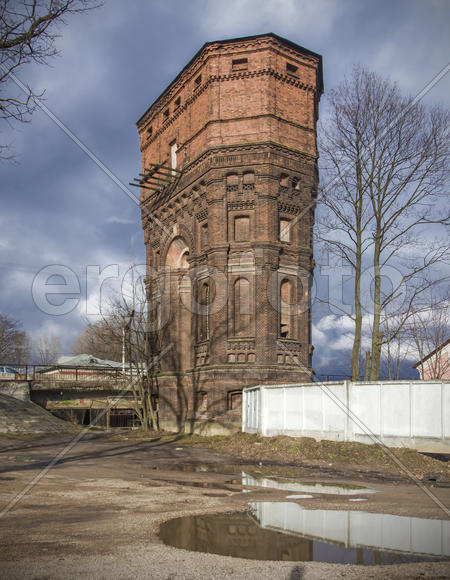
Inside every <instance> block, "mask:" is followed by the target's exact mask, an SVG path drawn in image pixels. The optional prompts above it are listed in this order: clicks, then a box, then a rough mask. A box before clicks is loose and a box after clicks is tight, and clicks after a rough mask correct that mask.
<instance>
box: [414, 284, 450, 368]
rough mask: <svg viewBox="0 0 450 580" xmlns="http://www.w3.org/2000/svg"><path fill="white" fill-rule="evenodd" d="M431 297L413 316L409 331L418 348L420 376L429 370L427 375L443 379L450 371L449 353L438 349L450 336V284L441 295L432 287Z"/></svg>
mask: <svg viewBox="0 0 450 580" xmlns="http://www.w3.org/2000/svg"><path fill="white" fill-rule="evenodd" d="M428 297H429V300H428V303H427V305H426V306H424V307H423V308H422V310H419V311H417V312H414V314H413V315H412V316H411V319H410V321H409V324H408V332H409V335H410V340H411V342H412V344H413V345H414V346H415V347H416V349H417V354H418V359H419V363H420V364H419V366H418V369H419V370H420V374H421V376H422V377H423V376H424V370H426V375H427V378H429V379H442V378H445V377H446V376H448V375H449V373H450V357H449V356H448V353H443V352H442V353H441V352H439V349H440V348H441V347H442V346H443V345H444V344H445V343H446V341H447V340H448V339H449V337H450V291H449V290H448V287H447V288H446V290H445V293H444V294H441V295H439V293H438V292H437V291H436V290H435V289H433V291H431V292H430V293H429V295H428ZM430 355H431V356H430ZM424 359H425V360H424ZM425 361H426V362H425Z"/></svg>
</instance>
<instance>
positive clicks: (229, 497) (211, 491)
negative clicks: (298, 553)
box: [0, 434, 450, 579]
mask: <svg viewBox="0 0 450 580" xmlns="http://www.w3.org/2000/svg"><path fill="white" fill-rule="evenodd" d="M71 439H73V435H62V434H60V435H52V436H51V437H44V438H34V439H26V440H18V439H6V438H4V439H1V440H0V485H1V487H0V490H1V493H0V501H1V506H2V508H4V507H5V506H7V505H8V502H10V501H11V499H13V498H14V497H18V496H17V494H20V493H21V492H22V491H23V490H24V488H25V487H26V486H27V484H28V483H30V482H32V481H33V480H34V479H35V478H36V477H37V476H38V475H39V474H40V473H42V470H43V469H45V468H46V466H48V464H49V462H50V461H51V460H52V459H53V458H54V457H55V456H56V455H57V454H58V453H59V452H60V451H61V450H63V449H64V448H65V446H66V445H67V444H68V443H69V442H70V441H71ZM258 463H259V462H258V458H255V465H253V466H249V467H248V466H245V467H244V466H236V465H233V464H232V460H230V459H229V458H227V457H225V456H223V455H219V454H216V453H213V452H211V451H209V450H207V449H204V448H201V447H199V446H189V445H188V444H186V441H181V442H180V440H177V439H176V438H175V437H172V438H168V437H166V438H164V439H153V440H147V441H145V440H143V441H136V440H133V439H130V440H126V439H120V440H117V439H114V438H110V437H106V436H104V435H102V434H96V435H95V434H94V435H88V436H86V437H84V438H83V439H82V440H81V441H80V442H79V443H78V444H77V445H76V446H74V447H73V448H72V449H71V450H70V451H69V452H68V453H67V454H66V455H64V456H63V457H62V458H61V459H60V461H59V462H58V463H56V465H54V466H53V467H52V468H51V469H50V470H48V471H47V472H46V473H45V475H44V476H43V477H42V478H41V479H40V480H39V481H37V483H36V484H35V485H33V486H32V487H31V488H30V489H29V491H28V492H27V493H26V494H25V495H24V496H23V497H21V499H20V500H19V501H18V502H17V503H16V504H15V505H14V506H13V507H12V508H11V509H10V510H9V511H8V512H7V513H6V514H4V515H3V517H2V518H1V519H0V529H1V544H0V578H8V579H13V578H36V579H38V578H39V579H42V578H51V579H53V578H111V577H115V578H164V579H168V578H171V579H182V578H189V579H191V578H192V579H193V578H258V579H262V578H271V579H272V578H290V579H294V578H304V579H308V578H413V577H421V578H423V577H430V578H431V577H432V578H437V577H441V578H446V577H449V576H450V564H449V563H448V562H436V563H417V564H402V565H394V566H366V567H362V566H356V565H342V564H328V563H321V562H283V561H260V560H248V559H243V558H231V557H228V556H219V555H215V554H205V553H201V552H190V551H186V550H181V549H178V548H174V547H171V546H166V545H164V544H162V542H161V540H160V539H159V537H158V530H159V525H160V524H161V523H162V522H163V521H165V520H168V519H171V518H175V517H179V516H183V515H190V514H202V513H219V512H230V511H245V510H247V509H248V504H249V501H252V502H255V501H293V502H298V503H300V504H301V505H302V506H303V507H305V508H310V509H319V508H322V509H323V508H326V509H330V510H331V509H332V510H343V509H345V510H348V509H352V510H363V511H369V512H378V513H389V514H397V515H409V516H417V517H426V518H436V519H445V515H444V514H443V512H442V510H441V509H440V508H439V506H438V505H437V504H436V503H434V502H433V501H432V500H430V497H429V496H428V495H426V494H425V493H424V492H423V491H422V490H421V489H419V488H418V487H417V486H416V485H414V484H411V483H406V482H405V481H404V480H402V481H400V480H399V481H395V480H392V479H390V480H388V481H387V480H383V478H382V477H370V478H368V477H367V476H362V475H360V476H358V477H357V478H356V479H355V477H356V476H355V475H354V474H353V479H352V478H350V479H349V478H342V476H340V477H336V476H335V475H333V472H332V471H328V472H326V473H325V472H320V471H318V470H314V469H311V470H308V469H302V470H299V475H301V478H302V481H306V482H310V483H311V484H313V483H314V482H317V481H318V480H320V481H322V482H325V483H327V482H328V483H331V482H333V483H345V484H347V485H351V484H357V485H359V486H368V487H370V488H372V489H375V490H376V491H377V493H373V494H364V493H362V497H364V500H365V501H363V502H361V503H357V502H354V503H350V501H349V500H350V499H351V498H350V496H347V495H337V494H331V495H325V494H321V493H317V494H313V497H312V498H310V499H295V500H294V499H292V500H286V495H287V494H286V491H282V490H280V489H268V488H262V487H261V488H257V487H251V488H250V491H247V492H244V491H243V489H245V488H247V489H248V485H247V486H245V485H243V480H242V479H241V474H242V471H243V470H244V469H247V470H249V469H252V470H253V472H259V473H260V474H261V476H265V475H267V474H268V472H269V471H271V467H270V466H267V465H264V464H263V465H262V466H261V465H259V464H258ZM289 469H291V470H292V469H294V471H295V468H292V467H290V468H289ZM264 470H266V471H264ZM271 472H273V471H271ZM291 473H292V471H291ZM429 489H430V491H432V493H433V495H435V497H436V498H438V500H439V501H440V502H443V503H444V504H445V505H447V506H448V505H449V504H450V488H448V487H430V486H429ZM19 497H20V496H19Z"/></svg>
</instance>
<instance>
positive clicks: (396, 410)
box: [242, 381, 450, 453]
mask: <svg viewBox="0 0 450 580" xmlns="http://www.w3.org/2000/svg"><path fill="white" fill-rule="evenodd" d="M449 411H450V381H392V382H389V381H382V382H376V383H375V382H368V383H364V382H355V383H353V382H350V381H344V382H339V383H305V384H297V385H259V386H256V387H250V388H247V389H244V391H243V405H242V430H243V431H244V432H247V433H260V434H261V435H264V436H271V435H291V436H293V437H313V438H315V439H319V440H320V439H328V440H332V441H361V442H363V443H376V439H375V440H374V437H373V436H374V435H375V436H376V437H378V438H379V439H380V440H381V441H382V442H383V443H384V444H386V445H388V446H390V447H410V448H413V449H418V450H420V451H429V452H433V451H435V452H439V451H441V452H447V453H448V452H450V413H449Z"/></svg>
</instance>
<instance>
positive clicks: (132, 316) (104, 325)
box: [72, 282, 158, 431]
mask: <svg viewBox="0 0 450 580" xmlns="http://www.w3.org/2000/svg"><path fill="white" fill-rule="evenodd" d="M138 283H139V282H138ZM142 286H143V284H142ZM138 290H140V291H135V290H134V289H133V296H132V298H131V300H130V299H126V298H124V297H123V296H122V295H121V296H116V297H113V298H111V299H110V300H109V305H108V307H107V308H106V311H107V314H105V315H104V317H103V318H102V319H101V320H99V321H97V322H95V323H92V324H88V325H87V326H86V328H85V329H84V331H83V332H82V333H81V335H80V337H79V338H78V340H77V342H76V343H75V344H74V345H73V346H72V352H73V354H82V353H88V354H92V355H94V356H96V357H98V358H103V359H105V358H107V359H111V360H115V361H120V360H122V362H123V371H124V375H125V376H126V380H127V382H128V387H129V389H130V391H131V392H132V394H133V399H134V409H135V411H136V414H137V415H138V418H139V421H140V424H141V428H142V429H143V430H146V431H147V430H149V429H154V428H156V427H157V423H158V421H157V414H156V411H155V409H154V406H155V396H156V381H155V378H154V373H153V372H152V371H153V368H154V367H153V364H154V362H155V361H154V360H153V358H154V357H153V354H152V344H153V341H151V340H149V332H148V324H147V305H146V298H145V292H144V290H143V288H140V289H138ZM152 334H154V333H152Z"/></svg>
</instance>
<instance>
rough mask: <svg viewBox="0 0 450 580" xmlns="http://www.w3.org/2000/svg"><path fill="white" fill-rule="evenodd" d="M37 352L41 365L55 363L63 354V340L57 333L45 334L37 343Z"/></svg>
mask: <svg viewBox="0 0 450 580" xmlns="http://www.w3.org/2000/svg"><path fill="white" fill-rule="evenodd" d="M35 349H36V354H37V357H38V360H39V364H41V365H51V364H55V363H56V362H57V360H58V357H59V356H60V355H61V350H62V345H61V341H60V340H59V338H58V337H57V336H56V335H55V334H44V335H43V336H40V337H39V338H38V339H37V340H36V343H35Z"/></svg>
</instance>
